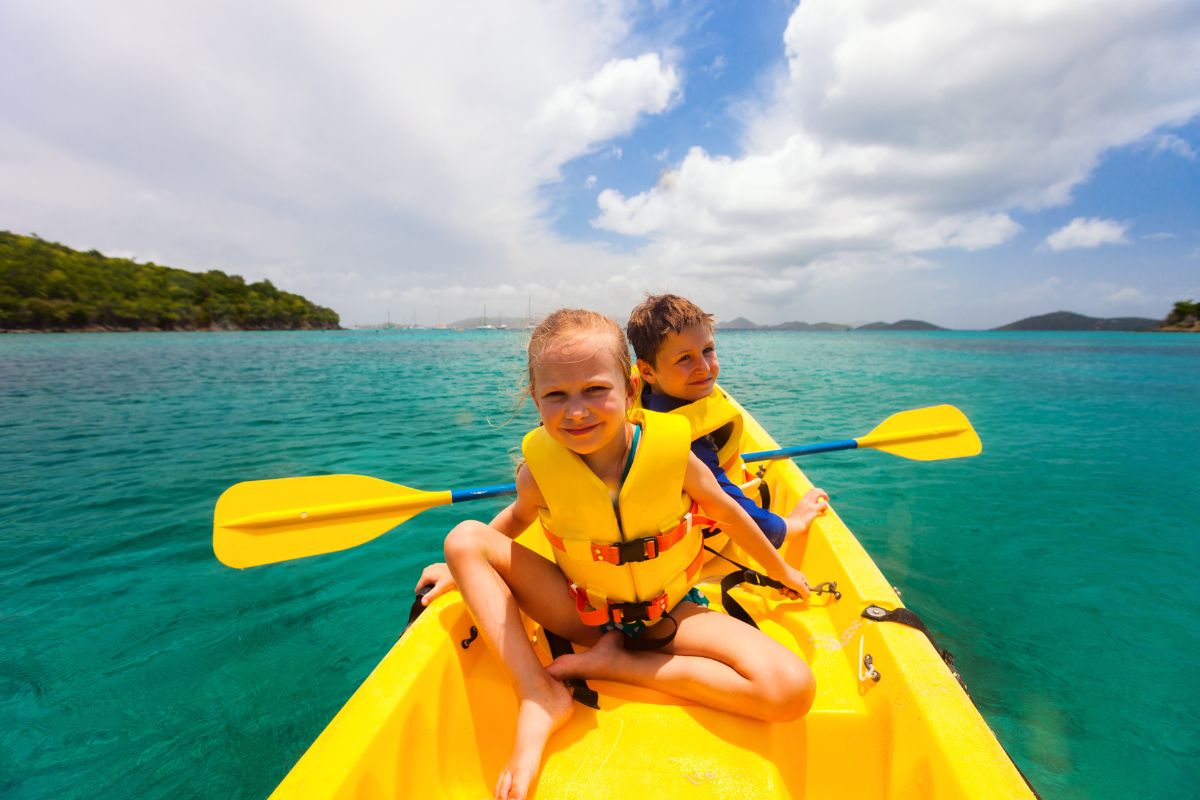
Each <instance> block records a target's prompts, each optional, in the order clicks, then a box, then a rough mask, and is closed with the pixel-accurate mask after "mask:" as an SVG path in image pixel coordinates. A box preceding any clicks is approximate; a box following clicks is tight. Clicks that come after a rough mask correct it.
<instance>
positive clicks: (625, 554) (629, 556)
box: [544, 504, 718, 567]
mask: <svg viewBox="0 0 1200 800" xmlns="http://www.w3.org/2000/svg"><path fill="white" fill-rule="evenodd" d="M698 508H699V506H697V505H696V504H693V505H692V510H691V511H689V512H688V513H686V514H684V515H683V519H681V520H680V521H679V524H678V525H676V526H675V527H674V528H672V529H671V530H669V531H667V532H666V533H660V534H658V535H657V536H645V537H642V538H641V539H631V540H630V541H628V542H611V543H610V542H590V543H589V544H588V552H590V553H591V556H592V561H605V562H607V563H609V564H612V565H613V566H615V567H619V566H621V565H622V564H635V563H638V562H640V561H649V560H651V559H654V558H658V557H659V556H660V555H662V554H663V553H665V552H666V551H668V550H670V549H671V548H672V547H674V546H675V545H677V544H679V543H680V542H682V541H683V540H684V538H685V537H686V536H687V535H688V531H690V530H691V529H692V528H694V527H697V526H700V527H705V528H708V527H712V526H715V525H717V524H718V523H717V521H716V520H715V519H712V518H711V517H705V516H702V515H700V514H697V513H696V510H697V509H698ZM544 532H545V534H546V540H547V541H549V542H550V545H551V546H552V547H555V548H556V549H558V550H561V551H563V552H564V553H565V552H566V551H567V544H566V541H564V540H563V539H562V537H560V536H556V535H555V534H554V533H553V532H552V531H550V530H549V529H545V530H544Z"/></svg>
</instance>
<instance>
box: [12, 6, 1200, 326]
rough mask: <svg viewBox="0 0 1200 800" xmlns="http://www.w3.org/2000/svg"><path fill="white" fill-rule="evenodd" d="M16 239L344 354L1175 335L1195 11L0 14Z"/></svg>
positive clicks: (1193, 269)
mask: <svg viewBox="0 0 1200 800" xmlns="http://www.w3.org/2000/svg"><path fill="white" fill-rule="evenodd" d="M0 229H4V230H10V231H13V232H16V233H23V234H34V233H36V234H37V235H39V236H41V237H42V238H44V239H48V240H52V241H58V242H62V243H63V244H67V245H69V246H72V247H76V248H79V249H85V250H87V249H93V248H94V249H97V250H100V251H101V252H103V253H105V254H108V255H112V256H120V257H126V258H134V259H137V260H139V261H153V262H155V263H160V264H167V265H170V266H177V267H183V268H185V269H193V270H205V269H220V270H223V271H225V272H229V273H233V274H239V275H243V276H245V277H246V278H247V279H248V280H261V279H264V278H265V279H269V280H271V281H272V282H273V283H275V285H277V286H279V287H280V288H283V289H286V290H289V291H294V292H298V293H300V294H303V295H304V296H306V297H308V298H309V299H311V300H313V301H314V302H317V303H319V304H321V305H325V306H329V307H332V308H333V309H334V310H336V311H337V312H338V313H339V314H340V315H341V317H342V324H343V325H347V326H350V325H360V324H375V323H380V322H383V321H384V320H386V319H389V318H390V319H391V321H393V322H398V323H410V322H415V323H418V324H426V325H433V324H436V323H438V322H451V321H454V320H457V319H461V318H464V317H469V316H479V315H481V314H483V313H484V312H485V309H486V313H487V314H488V315H489V316H490V317H493V318H494V317H497V316H498V315H507V316H509V317H515V316H524V314H525V313H526V311H527V309H532V310H533V312H534V314H535V315H536V314H540V313H546V312H548V311H550V310H552V309H553V308H556V307H558V306H562V305H573V306H586V307H590V308H596V309H598V310H601V311H604V312H606V313H609V314H611V315H613V316H615V317H617V318H624V316H625V315H626V314H627V313H628V311H629V309H630V308H631V307H632V306H633V305H635V304H636V303H637V302H639V301H640V300H641V299H642V297H644V296H645V294H646V293H647V292H655V293H657V292H663V291H670V292H675V293H678V294H683V295H686V296H689V297H691V298H692V299H693V300H695V301H696V302H697V303H699V304H700V305H701V306H702V307H704V308H705V309H706V310H708V311H710V312H711V313H714V314H715V315H716V316H717V317H718V318H719V319H724V320H731V319H733V318H735V317H739V316H743V317H748V318H749V319H751V320H754V321H755V322H759V323H762V324H770V323H779V322H785V321H789V320H800V321H806V322H823V321H824V322H839V323H845V324H863V323H867V322H873V321H877V320H883V321H895V320H899V319H924V320H927V321H929V322H933V323H935V324H938V325H942V326H946V327H952V328H988V327H994V326H998V325H1002V324H1005V323H1007V322H1011V321H1013V320H1016V319H1020V318H1022V317H1026V316H1030V315H1034V314H1041V313H1047V312H1051V311H1056V310H1060V309H1065V310H1070V311H1076V312H1079V313H1084V314H1089V315H1092V316H1102V317H1115V316H1145V317H1153V318H1161V317H1163V316H1165V315H1166V313H1167V312H1168V311H1169V310H1170V308H1171V306H1172V304H1173V303H1174V302H1175V301H1177V300H1183V299H1190V298H1198V299H1200V4H1197V3H1196V2H1194V0H1107V1H1106V2H1096V0H1003V1H1002V2H994V1H992V0H906V2H899V3H897V2H885V1H884V0H804V1H803V2H801V3H800V4H798V5H797V4H795V3H786V2H778V0H756V1H755V2H741V3H735V2H718V1H717V0H713V1H712V2H700V1H697V2H682V1H681V0H654V1H653V2H640V3H634V2H623V1H622V0H594V1H589V0H575V1H574V2H552V1H547V2H525V1H524V0H506V1H505V2H503V3H476V2H453V1H450V2H439V3H425V2H421V3H418V2H412V1H411V0H409V1H408V2H405V1H404V0H400V1H399V2H397V0H391V1H390V2H362V1H360V0H347V2H342V3H337V4H331V3H327V2H316V1H315V0H313V1H311V2H306V1H305V0H288V1H287V2H282V1H281V0H259V1H258V2H254V3H241V2H223V1H222V0H206V1H205V2H197V1H194V0H172V1H171V2H166V3H164V2H158V1H155V0H108V1H107V2H105V3H94V2H84V1H82V0H79V1H78V2H69V1H65V0H0ZM492 321H493V322H494V321H496V320H495V319H493V320H492Z"/></svg>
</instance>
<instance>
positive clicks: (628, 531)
mask: <svg viewBox="0 0 1200 800" xmlns="http://www.w3.org/2000/svg"><path fill="white" fill-rule="evenodd" d="M629 420H630V421H631V422H634V423H637V424H640V425H641V429H642V430H641V437H640V442H639V444H638V448H637V451H636V453H635V454H634V457H633V464H632V466H631V467H630V468H629V473H628V474H627V475H626V476H625V480H624V481H623V482H622V484H621V489H620V492H619V493H618V495H617V502H616V504H615V508H614V503H613V501H612V498H611V496H610V495H609V491H608V488H607V487H606V486H605V485H604V483H603V482H602V481H601V480H600V479H599V478H598V477H596V475H595V473H593V472H592V471H591V469H589V468H588V466H587V464H585V463H584V461H583V459H582V458H580V457H579V456H578V455H577V454H576V453H574V452H572V451H571V450H570V449H568V448H567V447H565V446H563V445H561V444H559V443H558V442H556V441H555V440H554V439H553V438H552V437H551V436H550V434H549V433H547V432H546V429H545V428H544V427H538V428H535V429H534V430H532V431H530V432H529V433H528V434H527V435H526V436H525V440H524V441H523V442H522V445H521V449H522V450H523V451H524V455H525V462H526V464H527V465H528V467H529V470H530V472H531V473H532V475H533V479H534V481H535V482H536V483H537V486H538V489H539V490H540V491H541V493H542V497H543V499H545V501H546V508H544V509H542V510H541V511H540V515H541V522H542V528H543V529H544V530H545V532H546V538H547V539H548V540H549V541H550V544H551V545H552V547H553V552H554V557H555V560H556V561H557V562H558V565H559V568H560V569H562V571H563V573H564V574H565V575H566V576H567V579H568V580H570V581H571V583H572V584H573V586H572V594H574V596H575V600H576V606H577V609H578V611H579V616H580V618H581V619H582V620H583V621H584V623H586V624H588V625H603V624H605V623H608V622H617V623H620V622H629V621H635V620H641V621H646V622H654V621H657V620H658V619H659V618H661V617H662V615H663V614H664V613H666V612H667V611H669V610H671V609H672V608H673V607H674V606H675V605H676V604H677V603H678V602H679V601H680V600H682V599H683V597H684V595H686V594H687V593H688V591H689V590H690V589H691V588H692V585H693V584H694V582H695V578H696V573H697V572H698V571H699V569H700V564H701V562H702V561H703V558H702V556H703V553H704V551H703V549H702V547H701V545H702V542H703V533H702V531H701V525H702V524H710V523H711V520H707V519H702V518H695V519H693V516H692V512H693V511H695V510H696V506H695V504H694V503H693V502H692V500H691V498H690V497H688V495H687V494H686V493H685V492H684V491H683V479H684V475H685V474H686V470H687V462H688V456H689V454H690V453H691V442H692V440H691V434H690V430H689V428H688V425H687V423H686V421H685V420H684V419H682V418H681V417H678V416H675V415H671V414H659V413H656V412H654V411H646V410H644V409H635V410H633V411H631V412H630V416H629Z"/></svg>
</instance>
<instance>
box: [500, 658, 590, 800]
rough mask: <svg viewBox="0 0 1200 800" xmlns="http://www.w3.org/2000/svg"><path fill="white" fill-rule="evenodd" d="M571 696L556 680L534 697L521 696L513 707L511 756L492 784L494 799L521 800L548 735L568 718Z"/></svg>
mask: <svg viewBox="0 0 1200 800" xmlns="http://www.w3.org/2000/svg"><path fill="white" fill-rule="evenodd" d="M572 702H573V701H572V700H571V693H570V692H568V691H567V688H566V687H565V686H563V685H562V684H561V683H559V682H558V681H557V680H551V681H548V682H547V684H546V686H545V688H544V689H543V690H541V691H539V692H537V693H536V694H532V695H529V696H527V697H522V698H521V701H520V705H519V707H518V708H517V735H516V740H515V741H514V743H513V751H512V755H511V756H509V758H508V763H507V764H505V765H504V769H502V770H501V771H500V779H499V780H498V781H496V800H525V797H526V796H527V795H528V793H529V785H530V784H531V783H533V779H534V778H535V777H536V776H537V773H538V768H539V767H541V765H542V751H543V750H545V749H546V742H547V741H548V740H549V739H550V734H552V733H554V732H555V731H556V730H558V729H559V727H561V726H562V724H563V723H564V722H566V721H567V719H568V718H569V717H570V716H571V712H572V710H573V707H572Z"/></svg>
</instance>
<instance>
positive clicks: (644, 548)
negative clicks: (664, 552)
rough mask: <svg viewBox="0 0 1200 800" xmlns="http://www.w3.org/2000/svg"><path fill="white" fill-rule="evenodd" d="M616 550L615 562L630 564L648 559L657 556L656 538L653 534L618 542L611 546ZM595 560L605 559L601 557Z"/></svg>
mask: <svg viewBox="0 0 1200 800" xmlns="http://www.w3.org/2000/svg"><path fill="white" fill-rule="evenodd" d="M612 547H613V548H614V549H615V550H616V551H617V559H616V563H617V565H618V566H620V565H621V564H632V563H637V562H639V561H649V560H650V559H652V558H658V555H659V549H658V538H657V537H655V536H647V537H646V538H644V539H634V540H633V541H629V542H619V543H617V544H614V545H613V546H612ZM597 560H605V561H607V560H608V559H604V558H603V557H601V558H600V559H597Z"/></svg>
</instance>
